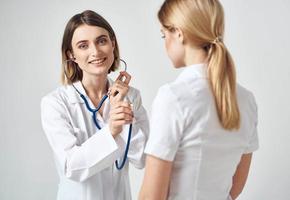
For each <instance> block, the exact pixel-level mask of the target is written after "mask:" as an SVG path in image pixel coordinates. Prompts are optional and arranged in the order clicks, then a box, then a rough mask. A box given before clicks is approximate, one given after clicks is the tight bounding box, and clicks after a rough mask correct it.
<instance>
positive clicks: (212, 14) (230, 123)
mask: <svg viewBox="0 0 290 200" xmlns="http://www.w3.org/2000/svg"><path fill="white" fill-rule="evenodd" d="M158 18H159V21H160V22H161V24H162V25H163V26H164V27H165V28H167V29H168V30H169V31H170V30H172V28H174V27H178V28H180V29H181V30H182V32H183V33H184V38H185V41H188V42H189V43H192V44H193V45H194V46H196V47H200V48H203V49H204V50H205V51H206V52H207V62H208V69H207V70H208V71H207V73H208V78H209V83H210V87H211V90H212V93H213V96H214V99H215V104H216V109H217V114H218V117H219V121H220V123H221V125H222V126H223V128H225V129H227V130H233V129H239V128H240V111H239V107H238V102H237V94H236V72H235V66H234V62H233V59H232V57H231V55H230V53H229V51H228V50H227V48H226V46H225V44H224V43H223V41H222V40H223V36H224V11H223V7H222V5H221V4H220V2H219V1H218V0H165V2H164V3H163V4H162V6H161V8H160V10H159V12H158Z"/></svg>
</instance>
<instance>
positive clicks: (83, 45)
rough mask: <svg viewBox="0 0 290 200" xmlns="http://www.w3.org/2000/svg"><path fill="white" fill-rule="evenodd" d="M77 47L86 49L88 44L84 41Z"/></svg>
mask: <svg viewBox="0 0 290 200" xmlns="http://www.w3.org/2000/svg"><path fill="white" fill-rule="evenodd" d="M78 48H79V49H87V48H88V45H87V44H85V43H83V44H80V45H79V46H78Z"/></svg>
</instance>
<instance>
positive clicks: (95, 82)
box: [82, 75, 107, 99]
mask: <svg viewBox="0 0 290 200" xmlns="http://www.w3.org/2000/svg"><path fill="white" fill-rule="evenodd" d="M82 84H83V87H84V89H85V91H86V93H87V95H88V96H89V97H90V98H91V99H101V98H102V97H103V96H104V95H105V94H106V93H107V75H99V76H94V77H90V78H88V77H86V76H84V77H83V80H82Z"/></svg>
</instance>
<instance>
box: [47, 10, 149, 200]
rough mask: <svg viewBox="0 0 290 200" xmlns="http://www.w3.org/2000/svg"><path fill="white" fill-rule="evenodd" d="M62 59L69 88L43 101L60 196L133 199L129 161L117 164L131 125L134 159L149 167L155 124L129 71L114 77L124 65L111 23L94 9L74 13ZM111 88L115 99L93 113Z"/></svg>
mask: <svg viewBox="0 0 290 200" xmlns="http://www.w3.org/2000/svg"><path fill="white" fill-rule="evenodd" d="M62 62H63V68H62V70H63V71H62V80H63V83H64V86H61V87H59V88H57V89H56V90H54V91H53V92H51V93H49V94H48V95H46V96H45V97H44V98H43V99H42V101H41V117H42V125H43V129H44V131H45V134H46V136H47V138H48V141H49V144H50V146H51V148H52V150H53V153H54V157H55V163H56V166H57V171H58V174H59V178H60V183H59V188H58V195H57V199H58V200H116V199H120V200H129V199H131V194H130V184H129V178H128V162H126V163H125V166H124V167H123V169H121V170H118V169H117V168H116V167H117V164H119V165H118V166H119V167H120V165H121V163H122V160H123V159H124V151H125V147H126V142H127V137H128V129H129V128H128V124H131V123H133V128H132V136H131V144H130V149H129V152H128V160H129V161H130V162H131V163H132V164H133V165H134V166H135V167H137V168H143V167H144V156H143V150H144V146H145V142H146V138H147V136H146V135H147V132H148V126H149V125H148V119H147V114H146V111H145V109H144V108H143V106H142V102H141V96H140V93H139V91H138V90H136V89H134V88H132V87H129V86H128V84H129V81H130V76H129V74H127V73H126V72H121V74H120V76H119V78H118V79H117V80H116V81H115V82H113V81H112V80H111V79H109V78H108V73H110V72H111V71H114V70H116V69H117V67H118V66H119V63H120V57H119V49H118V43H117V40H116V36H115V33H114V31H113V29H112V28H111V26H110V25H109V23H108V22H107V21H106V20H105V19H104V18H103V17H101V16H100V15H98V14H97V13H95V12H93V11H89V10H88V11H84V12H82V13H80V14H77V15H75V16H73V17H72V18H71V19H70V20H69V22H68V23H67V25H66V28H65V31H64V35H63V41H62ZM124 79H125V80H124ZM123 80H124V82H123ZM108 92H109V93H110V96H109V100H106V101H105V102H104V104H103V105H102V107H101V108H100V110H99V111H98V112H97V114H96V116H93V117H92V112H90V111H89V108H88V107H90V108H91V109H94V108H95V107H97V106H98V104H99V103H100V101H101V99H102V97H103V96H104V95H105V94H107V93H108ZM81 94H82V95H83V97H81ZM130 103H131V104H130ZM87 104H88V105H87ZM95 122H96V123H97V124H98V126H100V127H99V128H100V129H99V128H97V125H96V123H95ZM115 161H117V162H118V163H115Z"/></svg>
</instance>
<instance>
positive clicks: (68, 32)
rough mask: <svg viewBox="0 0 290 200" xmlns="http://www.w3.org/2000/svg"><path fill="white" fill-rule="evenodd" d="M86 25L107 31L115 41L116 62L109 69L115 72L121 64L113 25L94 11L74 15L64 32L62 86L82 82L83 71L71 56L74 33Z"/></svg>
mask: <svg viewBox="0 0 290 200" xmlns="http://www.w3.org/2000/svg"><path fill="white" fill-rule="evenodd" d="M83 24H86V25H90V26H98V27H102V28H104V29H106V30H107V31H108V33H109V36H110V39H111V40H112V41H114V43H115V44H114V45H115V47H114V52H113V53H114V62H113V64H112V66H111V67H110V69H109V73H110V72H111V71H115V70H116V69H117V68H118V66H119V63H120V53H119V46H118V42H117V39H116V35H115V32H114V30H113V28H112V27H111V25H110V24H109V23H108V22H107V21H106V20H105V19H104V18H103V17H102V16H101V15H99V14H97V13H96V12H94V11H91V10H86V11H84V12H82V13H79V14H76V15H74V16H73V17H72V18H71V19H70V20H69V21H68V23H67V25H66V28H65V30H64V34H63V39H62V45H61V53H62V72H61V82H62V84H71V83H74V82H76V81H81V80H82V77H83V73H82V70H81V69H80V67H79V66H78V64H77V63H75V62H74V61H73V60H72V59H71V58H70V56H69V53H72V46H71V41H72V37H73V34H74V31H75V30H76V29H77V28H78V27H79V26H81V25H83Z"/></svg>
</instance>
